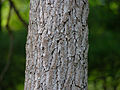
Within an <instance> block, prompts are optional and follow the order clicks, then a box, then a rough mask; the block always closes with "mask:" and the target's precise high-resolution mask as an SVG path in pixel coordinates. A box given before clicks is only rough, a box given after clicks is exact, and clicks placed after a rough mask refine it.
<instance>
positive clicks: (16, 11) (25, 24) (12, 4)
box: [9, 0, 28, 28]
mask: <svg viewBox="0 0 120 90" xmlns="http://www.w3.org/2000/svg"><path fill="white" fill-rule="evenodd" d="M9 2H10V4H11V6H12V7H13V9H14V11H15V13H16V15H17V16H18V18H19V19H20V21H21V22H22V23H23V25H24V26H25V27H26V28H27V27H28V24H27V23H26V22H25V20H23V18H22V17H21V16H20V13H19V12H18V10H17V8H16V7H15V4H14V2H13V1H12V0H9Z"/></svg>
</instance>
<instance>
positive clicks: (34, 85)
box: [24, 0, 88, 90]
mask: <svg viewBox="0 0 120 90" xmlns="http://www.w3.org/2000/svg"><path fill="white" fill-rule="evenodd" d="M29 16H30V18H29V29H28V36H27V42H26V71H25V87H24V90H87V73H88V70H87V69H88V65H87V54H88V25H87V18H88V0H30V13H29Z"/></svg>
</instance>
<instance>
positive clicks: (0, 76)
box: [0, 5, 13, 83]
mask: <svg viewBox="0 0 120 90" xmlns="http://www.w3.org/2000/svg"><path fill="white" fill-rule="evenodd" d="M11 10H12V7H11V5H10V10H9V15H8V19H7V24H6V28H7V31H8V34H9V37H10V45H9V51H8V60H7V63H6V65H5V66H4V69H3V71H2V72H1V74H0V83H1V82H2V80H3V78H4V76H5V73H6V72H7V71H8V68H9V66H10V61H11V57H12V53H13V34H12V31H11V29H10V27H9V21H10V17H11Z"/></svg>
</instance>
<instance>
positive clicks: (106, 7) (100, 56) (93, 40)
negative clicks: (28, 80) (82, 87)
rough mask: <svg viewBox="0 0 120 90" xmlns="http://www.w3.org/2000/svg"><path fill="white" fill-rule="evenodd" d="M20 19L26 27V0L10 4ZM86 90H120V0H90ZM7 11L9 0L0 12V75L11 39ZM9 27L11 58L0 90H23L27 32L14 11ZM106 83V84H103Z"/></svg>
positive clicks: (5, 1) (16, 0)
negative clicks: (12, 41) (11, 43)
mask: <svg viewBox="0 0 120 90" xmlns="http://www.w3.org/2000/svg"><path fill="white" fill-rule="evenodd" d="M13 2H14V4H15V6H16V8H17V10H18V11H19V14H20V16H21V17H22V18H23V20H25V21H26V22H27V23H28V20H29V0H13ZM89 4H90V5H89V7H90V14H89V19H88V24H89V44H90V45H89V90H95V89H96V90H103V85H105V86H106V87H107V89H108V90H113V87H114V86H117V90H120V82H119V81H120V61H119V60H120V48H119V46H120V34H119V33H120V31H119V30H120V13H119V12H120V0H89ZM9 10H10V4H9V2H8V0H4V1H3V3H2V8H1V12H2V15H1V18H2V21H1V26H2V31H1V32H0V72H2V70H3V68H4V66H5V65H6V63H7V58H8V54H9V53H8V50H9V44H10V42H11V41H10V36H9V34H8V31H7V29H6V24H7V17H8V13H9ZM9 26H10V28H11V30H12V32H13V36H14V48H13V55H12V57H11V61H10V65H9V68H8V71H7V72H6V74H5V76H4V79H3V81H2V84H1V85H0V89H2V90H23V88H24V71H25V43H26V36H27V30H26V28H25V27H24V25H23V23H22V22H21V21H20V19H19V18H18V16H17V14H16V13H15V11H14V9H12V12H11V18H10V22H9ZM104 82H106V84H104Z"/></svg>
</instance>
